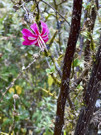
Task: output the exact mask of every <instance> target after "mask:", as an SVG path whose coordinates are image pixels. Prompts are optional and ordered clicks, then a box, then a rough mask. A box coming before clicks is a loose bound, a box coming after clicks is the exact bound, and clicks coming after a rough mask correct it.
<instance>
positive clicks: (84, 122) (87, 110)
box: [75, 44, 101, 135]
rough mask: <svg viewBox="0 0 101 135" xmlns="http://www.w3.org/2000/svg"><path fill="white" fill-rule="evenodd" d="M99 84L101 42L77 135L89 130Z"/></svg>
mask: <svg viewBox="0 0 101 135" xmlns="http://www.w3.org/2000/svg"><path fill="white" fill-rule="evenodd" d="M99 86H101V44H100V47H99V48H98V52H97V55H96V61H95V63H94V65H93V69H92V73H91V77H90V80H89V83H88V87H87V91H86V94H85V107H84V108H83V109H81V114H80V116H79V119H78V122H77V126H76V129H75V135H85V133H86V131H87V128H88V125H89V123H90V120H91V118H92V115H93V112H94V108H95V103H96V100H97V97H98V90H99Z"/></svg>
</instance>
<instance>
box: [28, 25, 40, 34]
mask: <svg viewBox="0 0 101 135" xmlns="http://www.w3.org/2000/svg"><path fill="white" fill-rule="evenodd" d="M30 28H31V29H32V30H33V31H34V32H35V34H36V35H39V30H38V26H37V24H36V23H34V24H32V25H31V26H30Z"/></svg>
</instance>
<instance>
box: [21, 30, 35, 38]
mask: <svg viewBox="0 0 101 135" xmlns="http://www.w3.org/2000/svg"><path fill="white" fill-rule="evenodd" d="M21 32H22V34H23V35H24V36H27V37H28V36H31V37H36V35H35V34H33V33H32V32H31V31H30V30H28V29H23V30H22V31H21Z"/></svg>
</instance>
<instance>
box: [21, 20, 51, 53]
mask: <svg viewBox="0 0 101 135" xmlns="http://www.w3.org/2000/svg"><path fill="white" fill-rule="evenodd" d="M30 28H31V29H32V31H33V33H32V32H31V31H30V30H28V29H23V30H22V31H21V32H22V34H23V38H24V42H23V43H22V44H23V45H36V46H38V47H40V49H41V51H44V49H47V47H46V44H45V43H46V42H47V41H48V34H49V29H48V27H47V25H46V23H44V22H42V21H41V28H42V32H41V33H40V32H39V29H38V26H37V24H36V23H34V24H32V25H31V26H30Z"/></svg>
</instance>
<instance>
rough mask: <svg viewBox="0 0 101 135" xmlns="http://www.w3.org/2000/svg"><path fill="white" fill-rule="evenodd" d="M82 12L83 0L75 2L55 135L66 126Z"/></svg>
mask: <svg viewBox="0 0 101 135" xmlns="http://www.w3.org/2000/svg"><path fill="white" fill-rule="evenodd" d="M81 10H82V0H74V4H73V13H72V23H71V29H70V34H69V39H68V43H67V49H66V53H65V57H64V66H63V75H62V83H61V90H60V94H59V97H58V101H57V112H56V122H55V130H54V135H61V133H62V127H63V124H64V110H65V103H66V99H67V96H68V93H69V81H70V73H71V64H72V61H73V56H74V53H75V48H76V42H77V39H78V36H79V31H80V20H81Z"/></svg>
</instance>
